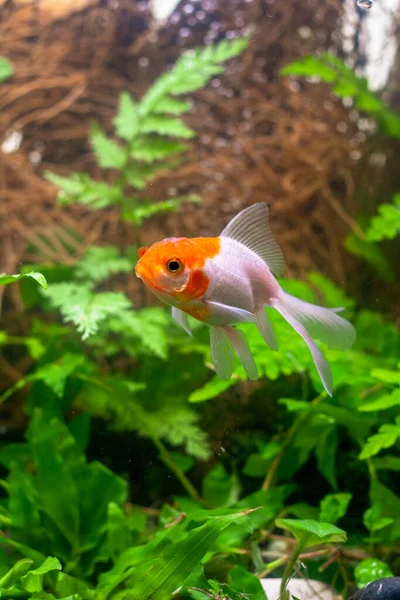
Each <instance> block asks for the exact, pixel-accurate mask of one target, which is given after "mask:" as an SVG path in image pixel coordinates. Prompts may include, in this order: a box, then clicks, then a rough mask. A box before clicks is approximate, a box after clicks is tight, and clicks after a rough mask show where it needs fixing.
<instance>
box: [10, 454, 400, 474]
mask: <svg viewBox="0 0 400 600" xmlns="http://www.w3.org/2000/svg"><path fill="white" fill-rule="evenodd" d="M0 456H1V454H0ZM373 465H374V467H375V469H376V470H377V471H378V470H384V471H385V470H386V471H400V457H399V456H391V455H390V454H386V455H385V456H382V458H375V459H374V460H373Z"/></svg>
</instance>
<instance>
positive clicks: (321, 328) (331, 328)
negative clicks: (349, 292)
mask: <svg viewBox="0 0 400 600" xmlns="http://www.w3.org/2000/svg"><path fill="white" fill-rule="evenodd" d="M276 300H277V302H278V303H279V305H280V306H282V307H283V308H284V309H285V310H286V311H287V312H288V313H289V314H290V315H291V317H292V318H293V319H296V321H298V322H299V323H301V325H303V326H304V327H305V329H306V330H307V332H308V333H309V334H310V335H311V337H313V338H316V339H318V340H321V342H324V343H325V344H326V345H327V346H328V347H329V348H331V349H333V350H335V349H336V350H347V349H348V348H350V347H351V346H352V345H353V344H354V341H355V337H356V333H355V329H354V327H353V325H352V324H351V323H349V321H346V319H344V318H343V317H341V316H339V315H338V314H337V313H338V312H340V311H341V310H343V309H342V308H324V307H322V306H317V305H316V304H310V303H309V302H305V301H304V300H300V299H299V298H295V297H294V296H291V295H290V294H287V293H286V292H284V291H283V290H281V292H280V294H279V296H278V298H277V299H276ZM275 308H276V306H275Z"/></svg>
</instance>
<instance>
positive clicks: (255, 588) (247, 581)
mask: <svg viewBox="0 0 400 600" xmlns="http://www.w3.org/2000/svg"><path fill="white" fill-rule="evenodd" d="M228 584H229V586H230V587H232V588H233V589H234V590H235V592H240V593H241V594H243V598H252V600H268V599H267V596H266V595H265V592H264V588H263V586H262V584H261V582H260V580H259V579H258V577H257V576H256V575H254V574H253V573H250V572H249V571H248V570H247V569H245V568H244V567H242V566H241V565H236V566H235V567H233V569H231V570H230V571H229V575H228Z"/></svg>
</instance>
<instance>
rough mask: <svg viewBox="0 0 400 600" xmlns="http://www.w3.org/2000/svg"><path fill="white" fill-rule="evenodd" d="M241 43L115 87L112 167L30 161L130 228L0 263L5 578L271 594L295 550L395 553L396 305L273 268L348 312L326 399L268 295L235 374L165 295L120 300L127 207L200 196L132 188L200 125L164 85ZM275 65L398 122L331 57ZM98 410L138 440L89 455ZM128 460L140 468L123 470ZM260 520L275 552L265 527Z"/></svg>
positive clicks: (348, 576) (384, 559)
mask: <svg viewBox="0 0 400 600" xmlns="http://www.w3.org/2000/svg"><path fill="white" fill-rule="evenodd" d="M245 45H246V40H236V41H233V42H223V43H221V44H219V45H218V46H216V47H212V46H210V47H208V48H206V49H204V50H198V51H196V52H192V53H189V54H187V55H184V56H183V57H182V58H181V59H180V60H179V61H178V62H177V64H176V66H175V68H173V69H172V70H171V71H170V72H168V73H166V74H165V75H163V76H161V77H160V78H159V79H158V80H157V81H156V82H155V83H154V85H153V87H152V88H151V89H149V91H148V92H147V93H146V94H145V96H144V97H143V98H142V99H141V100H140V101H137V100H136V99H133V98H132V97H131V96H130V95H129V94H127V93H123V94H122V95H121V98H120V102H119V109H118V113H117V115H116V117H115V120H114V127H115V133H116V136H117V137H118V140H117V141H115V140H114V139H111V138H110V137H108V136H107V135H106V134H105V133H104V131H103V130H102V129H101V128H100V127H99V126H98V125H95V126H93V129H92V133H91V142H92V146H93V150H94V153H95V156H96V159H97V161H98V165H99V167H101V168H102V169H107V170H112V174H113V177H112V181H111V183H110V178H109V177H107V181H106V180H105V178H104V180H103V179H101V180H96V181H95V180H94V179H91V178H90V177H89V176H88V175H86V174H85V173H73V174H71V175H70V176H60V175H56V174H54V173H49V174H47V177H48V179H49V180H50V181H51V182H52V183H54V184H55V185H57V186H58V187H59V188H60V193H59V200H60V203H61V204H62V205H68V204H71V203H80V204H84V205H86V206H87V207H89V208H90V209H91V210H99V209H102V208H104V207H108V206H111V205H117V206H118V207H119V210H120V214H121V217H122V218H123V219H125V220H127V221H129V222H130V223H131V224H132V226H133V229H134V232H135V236H136V237H135V239H134V245H132V247H130V248H128V249H125V251H124V252H121V251H120V249H118V248H116V247H114V246H103V247H98V246H92V247H89V248H88V249H87V252H86V253H85V254H84V256H83V257H82V258H81V259H80V260H79V261H77V262H76V263H75V264H73V265H70V266H65V265H57V264H44V265H27V266H26V267H25V269H24V270H23V272H22V274H21V275H12V276H2V277H0V285H8V284H14V285H20V291H21V297H22V299H23V302H24V304H25V307H26V313H27V315H28V316H29V319H30V321H29V322H30V333H29V335H28V336H26V337H21V336H19V337H17V336H13V335H12V334H11V333H8V332H7V330H6V329H5V330H4V331H1V332H0V344H1V346H2V348H3V350H4V351H5V352H7V351H8V350H11V349H12V350H13V351H14V350H16V351H18V352H20V353H26V355H27V357H28V362H29V364H30V365H31V367H30V369H29V370H28V372H27V374H26V376H25V377H24V378H22V379H20V380H19V381H17V382H16V383H15V385H14V386H12V387H10V388H9V389H7V390H6V391H5V392H4V393H3V395H2V396H1V401H2V402H10V403H11V402H13V401H14V399H15V398H16V397H17V396H18V394H21V391H23V392H24V410H25V415H26V417H27V419H28V421H29V423H28V426H27V430H26V434H25V439H24V440H19V441H13V442H8V443H4V444H3V445H2V447H1V448H0V463H1V464H2V466H3V468H4V471H3V472H4V477H3V479H2V480H1V485H2V489H3V498H2V501H1V505H0V522H1V526H2V533H3V535H1V536H0V545H1V546H2V548H3V551H2V552H1V555H0V557H1V558H0V590H1V595H2V597H4V598H10V599H13V598H23V599H24V598H27V599H28V598H34V599H41V600H52V599H53V598H69V599H70V598H71V599H73V600H81V599H82V600H91V599H101V600H106V599H110V600H122V599H124V600H145V599H146V598H149V599H150V598H151V599H152V600H168V599H170V598H172V597H173V598H182V599H184V598H185V599H189V598H192V599H195V600H207V599H208V598H214V599H218V598H229V599H231V600H244V599H245V598H254V599H257V600H263V599H264V600H265V598H266V596H265V593H264V591H263V589H262V585H261V583H260V579H261V578H263V577H267V576H269V575H270V574H273V575H277V574H278V575H280V576H282V594H283V596H282V597H284V595H285V587H286V583H287V580H288V579H289V577H290V576H291V575H292V574H293V573H294V572H297V571H298V569H299V566H298V565H299V564H300V563H301V564H303V563H304V564H306V565H307V569H308V575H309V576H312V577H314V578H317V579H321V580H324V581H327V582H328V583H330V584H332V585H333V586H334V587H335V588H336V589H338V590H340V591H341V592H342V593H343V594H345V595H346V594H348V593H349V591H350V590H351V589H352V587H353V586H354V585H358V586H359V587H362V586H363V585H365V584H366V583H367V582H368V581H371V580H372V579H377V578H378V577H382V576H387V575H391V574H392V573H398V572H399V555H398V545H399V543H400V525H399V519H398V515H399V511H400V497H399V496H398V495H396V494H398V493H400V490H399V489H398V485H397V489H396V482H395V478H394V477H393V473H397V472H398V471H399V470H400V454H399V451H398V450H399V441H400V371H399V366H400V365H399V357H400V332H399V331H398V328H396V326H395V324H394V323H391V322H390V321H389V320H388V319H387V318H385V316H384V315H382V314H380V313H379V312H377V311H376V310H374V309H372V308H370V309H366V308H364V309H363V310H359V309H358V307H357V306H356V303H355V301H354V300H353V299H352V298H349V297H348V296H347V295H346V293H345V291H344V290H342V289H340V288H339V287H338V286H337V285H335V284H334V283H333V282H332V281H330V280H329V279H327V278H326V277H324V276H323V275H321V274H318V273H310V275H309V278H308V281H307V282H303V281H297V280H286V279H281V280H280V283H281V284H282V286H283V288H284V289H285V290H286V291H288V292H290V293H293V294H296V295H297V296H298V297H301V298H303V299H305V300H307V301H311V302H322V303H323V304H324V305H325V306H328V307H335V306H343V307H344V308H345V313H344V314H345V316H346V317H347V318H349V319H350V320H351V321H352V322H353V323H354V324H355V327H356V330H357V341H356V345H355V346H354V348H353V349H351V350H349V351H347V352H346V353H342V352H339V351H336V350H329V349H327V348H324V352H325V355H326V357H327V360H328V361H329V363H330V365H331V368H332V371H333V377H334V394H333V398H330V397H329V396H328V395H327V394H326V393H325V392H324V391H323V389H322V385H321V383H320V380H319V378H318V376H317V373H316V371H315V368H314V366H313V362H312V358H311V356H310V355H309V353H308V352H306V351H305V345H304V342H303V341H302V339H301V338H300V337H299V336H298V335H297V334H296V333H295V332H294V331H293V330H292V329H291V328H290V327H288V326H287V325H286V324H285V322H284V321H283V319H282V318H281V317H280V316H279V315H278V314H276V313H274V312H271V314H270V318H271V321H272V323H273V326H274V328H275V330H276V332H277V338H278V340H279V350H278V351H276V352H272V351H270V350H268V349H267V348H266V346H265V343H264V342H263V340H262V338H261V336H260V334H259V333H258V331H257V330H256V328H255V327H254V326H252V325H243V326H241V327H243V330H245V331H246V335H247V337H248V340H249V344H250V346H251V348H252V351H253V353H254V357H255V361H256V363H257V367H258V370H259V373H260V380H259V381H258V382H257V383H256V384H252V385H251V386H249V384H248V382H247V379H246V374H245V372H244V370H243V368H242V367H241V365H240V364H239V363H237V365H236V368H235V372H234V375H233V377H232V378H231V379H230V380H228V381H221V380H220V379H219V378H218V377H217V376H216V375H215V374H213V372H212V370H211V369H210V368H209V364H210V355H209V344H208V331H207V328H206V327H203V326H202V325H200V324H199V323H197V324H196V323H195V322H194V323H193V329H194V331H195V335H194V337H193V338H189V337H188V336H186V335H185V334H184V333H183V332H182V331H181V330H180V329H179V328H178V327H177V326H176V324H175V323H174V322H173V321H172V319H171V318H170V315H169V313H168V311H166V310H165V309H164V308H161V307H148V308H140V309H134V308H133V306H132V303H131V300H130V299H129V297H128V295H127V294H126V293H124V292H122V291H117V290H120V289H121V287H123V285H121V284H123V283H124V276H125V275H126V274H127V273H129V272H131V271H132V269H133V268H134V264H135V262H136V251H137V248H138V246H139V244H140V225H141V224H142V223H143V222H144V221H145V220H146V219H147V218H149V217H151V216H152V215H154V214H156V213H158V212H162V211H171V210H173V211H176V210H179V207H180V205H181V203H182V202H186V201H199V199H198V198H197V197H192V196H189V197H174V198H168V199H166V200H165V201H164V202H160V203H158V204H154V203H153V202H152V201H151V189H149V188H148V183H149V182H151V180H152V177H154V175H155V174H156V173H157V172H158V171H159V170H160V169H164V170H165V169H173V168H174V166H175V165H176V164H177V161H178V160H183V159H182V158H181V156H182V153H183V151H184V149H185V146H184V144H183V143H182V138H183V139H185V138H190V137H192V136H194V135H195V133H196V132H194V131H192V130H191V129H190V128H189V127H187V125H185V124H184V123H183V121H182V120H181V118H180V117H181V115H183V114H184V113H185V112H187V111H188V110H189V109H190V103H189V102H188V101H187V100H182V99H181V98H180V97H179V96H181V95H185V94H187V93H189V92H192V91H194V90H196V89H199V88H200V87H202V86H204V85H205V84H206V83H207V81H208V80H209V79H210V78H211V77H212V76H214V75H215V74H217V73H220V72H221V70H222V69H223V63H224V62H225V61H227V60H229V59H231V58H232V57H234V56H236V55H238V54H239V53H240V52H241V51H242V50H243V49H244V47H245ZM283 74H285V75H296V76H301V75H305V76H311V75H312V76H318V77H319V78H320V79H322V80H324V81H326V82H328V83H330V84H332V85H333V90H334V92H335V93H336V94H338V95H340V96H343V95H345V96H352V97H353V98H354V99H355V103H356V106H357V108H358V109H359V110H361V111H365V112H367V113H369V114H370V115H371V117H373V118H375V119H376V121H377V123H378V125H379V126H380V127H381V128H382V131H383V132H384V133H386V134H388V135H392V136H393V137H399V135H400V133H399V132H400V125H399V123H400V118H399V117H398V115H396V114H394V113H392V112H391V111H389V110H388V109H386V108H385V106H384V105H383V104H382V102H381V101H380V100H379V99H378V98H377V97H376V96H375V95H374V94H372V93H371V92H370V91H369V90H368V88H367V86H366V82H365V81H364V80H362V79H360V78H358V77H356V76H355V75H354V74H353V73H352V72H351V71H350V70H349V69H348V68H347V67H345V65H343V64H342V63H341V62H340V61H339V60H338V59H337V58H335V57H332V56H325V57H323V58H321V59H316V58H308V59H304V60H303V61H299V62H296V63H293V64H292V65H290V66H288V67H286V69H285V70H284V72H283ZM399 206H400V205H399V199H398V196H396V197H395V199H394V202H393V205H390V204H383V205H382V206H381V207H380V210H379V214H378V215H377V216H375V217H373V218H372V219H371V220H370V222H369V224H368V225H367V227H366V229H365V232H364V234H363V236H362V238H360V240H361V241H362V243H363V244H372V252H375V251H376V252H379V253H381V252H383V251H382V250H381V248H380V247H379V246H376V244H377V243H379V242H381V241H382V240H385V239H388V240H393V239H394V238H395V237H396V235H398V234H399V233H400V220H399V215H400V208H399ZM352 235H353V234H352ZM375 249H376V250H375ZM385 260H386V259H385ZM372 262H373V261H372ZM39 272H40V273H39ZM19 279H21V282H20V283H15V282H17V281H19ZM35 280H36V281H35ZM46 280H47V281H48V284H49V285H48V287H47V284H46ZM38 283H39V284H40V286H42V287H38V285H37V284H38ZM117 284H118V285H117ZM45 288H46V289H45ZM60 316H61V318H62V321H61V319H60ZM228 390H229V391H228ZM253 413H254V414H253ZM217 421H219V422H217ZM105 428H106V431H107V436H109V437H110V439H112V440H114V441H115V440H116V439H118V437H120V438H122V439H125V440H126V439H128V438H127V435H129V439H130V440H134V443H131V442H130V443H127V444H126V446H124V443H122V444H120V443H118V442H115V443H116V449H115V450H114V452H113V453H111V456H110V457H108V456H107V459H106V460H103V457H102V456H99V452H96V449H94V448H93V447H92V446H91V443H90V440H91V436H96V435H99V434H98V432H97V431H96V430H99V431H104V429H105ZM237 428H238V430H237ZM123 436H125V437H123ZM112 443H113V442H112ZM225 444H228V445H229V448H228V449H227V448H225V447H224V445H225ZM107 452H108V450H107ZM117 453H123V454H124V455H125V456H124V457H123V460H122V459H121V457H120V456H117V455H116V454H117ZM100 454H101V453H100ZM131 461H132V462H133V463H137V466H138V472H140V469H141V470H142V471H143V472H145V473H144V475H143V476H142V478H141V479H140V478H139V479H138V480H136V481H135V480H134V476H135V471H134V470H133V471H132V472H128V471H130V465H129V463H130V462H131ZM103 463H106V464H103ZM121 465H122V466H121ZM132 473H133V475H132ZM170 478H172V481H171V479H170ZM276 539H279V540H280V541H283V542H284V543H285V548H284V550H283V551H282V552H280V551H278V552H275V550H274V548H273V546H271V542H273V541H275V540H276Z"/></svg>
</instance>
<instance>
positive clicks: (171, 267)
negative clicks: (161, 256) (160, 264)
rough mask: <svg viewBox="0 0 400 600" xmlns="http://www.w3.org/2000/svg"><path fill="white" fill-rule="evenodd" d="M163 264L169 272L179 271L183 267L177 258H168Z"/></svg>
mask: <svg viewBox="0 0 400 600" xmlns="http://www.w3.org/2000/svg"><path fill="white" fill-rule="evenodd" d="M165 266H166V267H167V270H168V271H169V272H170V273H180V272H181V271H182V269H183V263H182V261H180V260H179V258H170V259H169V260H168V261H167V263H166V265H165Z"/></svg>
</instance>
